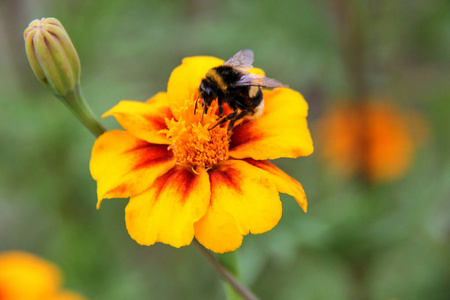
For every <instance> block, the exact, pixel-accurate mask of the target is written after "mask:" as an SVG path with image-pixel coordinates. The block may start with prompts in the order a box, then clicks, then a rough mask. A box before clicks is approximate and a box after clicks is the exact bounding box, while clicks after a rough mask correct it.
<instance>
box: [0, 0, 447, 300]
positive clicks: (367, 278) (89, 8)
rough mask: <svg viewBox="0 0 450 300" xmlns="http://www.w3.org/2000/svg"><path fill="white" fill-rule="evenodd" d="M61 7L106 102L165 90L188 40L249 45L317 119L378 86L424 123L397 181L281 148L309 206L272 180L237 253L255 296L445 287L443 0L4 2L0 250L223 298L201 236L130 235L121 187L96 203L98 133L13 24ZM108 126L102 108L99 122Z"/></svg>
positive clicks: (85, 274)
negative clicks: (275, 195)
mask: <svg viewBox="0 0 450 300" xmlns="http://www.w3.org/2000/svg"><path fill="white" fill-rule="evenodd" d="M41 17H56V18H58V19H59V20H60V21H61V22H62V23H63V25H64V26H65V28H66V30H67V31H68V33H69V35H70V36H71V38H72V41H73V43H74V45H75V47H76V48H77V50H78V53H79V56H80V60H81V64H82V76H81V83H82V89H83V92H84V95H85V97H86V99H87V100H88V102H89V103H90V105H91V107H92V109H93V110H94V111H95V112H96V113H97V115H101V114H102V113H103V112H105V111H107V110H108V109H109V108H111V107H112V106H114V105H115V104H116V103H118V102H119V101H120V100H122V99H129V100H140V101H144V100H146V99H148V98H150V97H151V96H152V95H154V94H155V93H157V92H158V91H164V90H166V85H167V81H168V78H169V75H170V73H171V71H172V70H173V69H174V68H175V67H176V66H177V65H179V64H180V62H181V59H182V58H183V57H186V56H193V55H212V56H216V57H220V58H223V59H227V58H229V57H230V56H231V55H233V54H234V53H235V52H237V51H238V50H240V49H245V48H249V49H252V50H253V51H254V52H255V66H257V67H260V68H262V69H264V70H265V71H266V74H267V75H268V76H269V77H273V78H277V79H278V80H280V81H281V82H283V83H286V84H288V85H289V86H290V87H291V88H294V89H296V90H298V91H300V92H301V93H302V94H303V95H304V96H305V99H306V100H307V101H308V103H309V105H310V117H309V119H308V120H309V124H310V127H311V129H312V134H313V140H314V139H315V131H314V124H315V121H316V120H317V118H318V117H320V116H321V115H322V113H323V112H324V111H325V110H326V109H327V108H328V107H330V106H331V105H333V104H335V103H336V102H337V101H339V100H338V99H341V98H342V97H346V96H358V95H361V94H362V93H363V94H368V95H376V96H381V97H384V98H390V99H393V101H395V103H397V104H398V105H400V107H403V108H405V109H408V110H410V109H414V110H416V111H418V112H420V113H421V114H422V115H423V117H424V118H425V119H426V120H427V122H428V126H429V131H430V136H429V138H428V142H427V144H426V145H425V146H424V147H422V148H421V149H419V151H418V152H417V153H416V155H415V159H414V162H413V164H412V166H411V167H410V169H409V172H408V173H407V174H405V176H403V177H402V178H401V179H399V180H397V181H395V182H390V183H385V184H377V185H370V186H368V185H366V184H364V183H363V182H362V181H361V180H358V179H354V180H352V179H350V180H349V179H344V178H342V177H341V176H339V175H338V174H336V173H334V172H333V171H331V170H330V169H329V168H328V167H327V164H326V163H324V162H322V161H321V158H320V156H319V155H318V153H320V145H317V144H316V153H315V154H313V155H311V156H310V157H306V158H299V159H296V160H289V159H281V160H277V162H276V163H277V164H278V165H279V166H280V167H281V168H283V169H284V170H285V171H286V172H287V173H288V174H290V175H292V176H293V177H294V178H296V179H298V180H299V181H300V182H302V184H303V186H304V188H305V191H306V193H307V197H308V201H309V211H308V213H307V214H304V213H303V212H302V211H301V209H300V208H299V207H298V205H297V204H296V203H295V201H294V200H293V199H292V198H291V197H289V196H286V195H282V201H283V217H282V219H281V221H280V223H279V225H278V226H277V227H275V229H273V230H272V231H270V232H268V233H266V234H262V235H257V236H247V237H246V238H244V243H243V245H242V247H241V248H240V249H238V251H237V253H238V255H239V260H240V266H241V272H242V278H243V281H244V282H245V283H246V284H247V285H248V286H250V288H251V289H252V290H253V291H254V292H255V293H256V294H257V295H259V296H260V297H261V298H262V299H317V300H320V299H324V300H325V299H326V300H329V299H333V300H339V299H355V300H356V299H386V300H387V299H417V300H419V299H450V218H449V213H450V202H449V201H448V200H449V199H450V155H449V152H450V134H449V129H450V84H449V83H450V68H449V67H450V2H449V1H446V0H434V1H419V0H403V1H401V0H394V1H392V0H380V1H356V0H355V1H338V0H336V1H331V0H322V1H312V0H311V1H299V0H298V1H296V0H292V1H278V2H276V1H273V0H270V1H269V0H254V1H238V0H232V1H217V2H212V1H207V0H190V1H144V0H140V1H123V0H121V1H118V0H97V1H88V0H79V1H62V0H47V1H43V0H39V1H33V0H1V1H0V25H1V26H0V251H4V250H10V249H21V250H26V251H29V252H32V253H35V254H37V255H39V256H41V257H44V258H46V259H48V260H50V261H52V262H54V263H56V264H58V265H59V266H60V267H61V268H62V269H63V272H64V274H65V287H67V288H69V289H73V290H76V291H79V292H81V293H83V294H84V295H85V296H86V297H87V298H89V299H95V300H97V299H99V300H106V299H108V300H114V299H225V294H224V291H223V288H222V285H221V281H220V278H219V276H218V275H217V274H216V273H215V272H214V270H213V269H212V268H211V266H210V265H209V264H208V263H206V261H205V260H204V258H203V257H202V256H201V255H200V254H199V253H198V251H197V250H196V249H195V247H191V246H189V247H184V248H181V249H175V248H172V247H170V246H166V245H160V244H159V245H155V246H151V247H143V246H139V245H138V244H137V243H135V242H134V241H133V240H132V239H131V238H130V237H129V235H128V233H127V231H126V228H125V222H124V208H125V206H126V203H127V200H125V199H117V200H110V201H105V202H104V204H103V205H102V208H101V210H98V211H97V210H96V208H95V205H96V200H97V199H96V184H95V181H94V180H93V179H92V178H91V176H90V173H89V159H90V151H91V147H92V145H93V142H94V138H93V136H92V135H91V134H90V133H89V132H88V131H87V130H86V129H85V128H83V127H82V126H81V125H80V124H79V123H78V121H77V120H76V118H75V117H73V115H72V114H71V113H70V112H69V111H68V110H67V109H66V108H65V107H64V105H63V104H61V103H60V102H59V101H58V100H57V99H56V98H54V97H53V96H51V95H50V94H49V93H48V92H47V90H46V89H45V88H43V87H42V86H41V85H40V83H39V82H38V81H37V79H36V78H35V77H34V75H33V73H32V71H31V69H30V67H29V65H28V62H27V59H26V56H25V51H24V45H23V36H22V35H23V30H24V29H25V28H26V27H27V25H28V23H29V22H30V21H31V20H32V19H35V18H41ZM104 124H105V126H107V127H108V128H117V127H118V125H117V123H116V122H115V121H114V120H113V118H107V119H105V120H104Z"/></svg>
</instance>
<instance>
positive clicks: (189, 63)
mask: <svg viewBox="0 0 450 300" xmlns="http://www.w3.org/2000/svg"><path fill="white" fill-rule="evenodd" d="M222 63H223V61H222V60H220V59H217V58H214V57H191V58H186V59H184V60H183V62H182V64H181V65H180V66H179V67H177V68H176V69H175V70H174V71H173V72H172V75H171V76H170V79H169V83H168V88H167V93H165V92H161V93H158V94H157V95H155V96H154V97H153V98H151V99H149V100H148V101H147V102H146V103H141V102H134V101H121V102H120V103H119V104H118V105H116V106H115V107H113V108H112V109H111V110H110V111H108V112H107V113H105V114H104V116H114V117H115V118H116V119H117V121H118V122H119V123H120V124H121V125H122V127H123V128H124V129H125V131H123V130H114V131H109V132H106V133H105V134H103V135H102V136H100V137H99V138H98V139H97V141H96V142H95V144H94V147H93V150H92V157H91V163H90V170H91V174H92V177H93V178H94V179H95V180H97V194H98V204H97V207H99V206H100V203H101V201H102V199H106V198H127V197H131V198H130V201H129V203H128V205H127V207H126V210H125V219H126V225H127V229H128V232H129V234H130V236H131V237H132V238H133V239H134V240H136V241H137V242H138V243H139V244H142V245H152V244H154V243H156V242H162V243H165V244H169V245H172V246H174V247H181V246H185V245H189V244H190V243H191V241H192V240H193V238H194V237H195V238H196V239H197V240H198V241H199V242H200V243H201V244H203V246H205V247H206V248H208V249H211V250H212V251H214V252H217V253H223V252H228V251H233V250H235V249H237V248H238V247H239V246H240V245H241V243H242V239H243V236H244V235H246V234H248V233H249V232H251V233H253V234H258V233H263V232H266V231H269V230H271V229H272V228H273V227H274V226H275V225H276V224H277V223H278V221H279V219H280V217H281V202H280V199H279V194H278V192H282V193H287V194H289V195H292V196H293V197H294V198H295V199H296V200H297V202H298V203H299V204H300V206H301V207H302V208H303V209H304V210H305V211H306V208H307V202H306V198H305V194H304V191H303V188H302V186H301V185H300V183H298V182H297V181H295V180H294V179H293V178H291V177H290V176H288V175H287V174H285V173H284V172H283V171H281V170H280V169H278V168H277V167H276V166H274V165H273V164H271V163H270V162H268V161H266V160H267V159H276V158H279V157H291V158H295V157H298V156H305V155H309V154H311V153H312V152H313V145H312V140H311V136H310V132H309V130H308V128H307V122H306V117H307V111H308V106H307V103H306V102H305V100H304V99H303V97H302V96H301V95H300V94H299V93H298V92H296V91H293V90H291V89H288V88H279V89H275V90H265V91H263V94H264V99H265V108H264V113H263V115H262V116H261V117H259V118H258V119H255V120H252V121H248V120H246V121H243V122H242V123H241V124H238V125H236V126H235V127H234V128H233V130H232V132H231V135H229V134H228V132H227V129H226V126H222V127H221V126H217V127H215V128H214V129H212V130H209V129H210V128H212V127H213V126H214V125H215V124H216V122H217V119H218V116H217V109H218V107H217V104H216V103H213V105H212V106H211V107H210V108H209V110H208V112H207V113H206V114H205V115H204V116H203V118H202V112H201V109H198V110H197V114H194V105H195V102H196V99H197V97H198V88H199V85H200V82H201V80H202V78H204V77H205V74H206V72H207V71H208V70H209V69H211V68H212V67H216V66H218V65H221V64H222ZM254 71H255V72H261V70H254Z"/></svg>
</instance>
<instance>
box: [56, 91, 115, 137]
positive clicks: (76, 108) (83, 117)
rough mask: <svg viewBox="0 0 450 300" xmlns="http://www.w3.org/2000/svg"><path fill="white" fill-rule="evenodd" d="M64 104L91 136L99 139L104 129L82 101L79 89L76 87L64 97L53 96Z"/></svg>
mask: <svg viewBox="0 0 450 300" xmlns="http://www.w3.org/2000/svg"><path fill="white" fill-rule="evenodd" d="M55 96H56V97H58V98H59V99H60V100H61V101H62V102H63V103H64V104H66V105H67V106H68V107H69V109H70V110H71V111H72V112H73V114H74V115H75V116H76V117H77V118H78V120H80V122H81V123H83V125H84V126H86V128H87V129H89V131H90V132H92V134H93V135H95V136H96V137H99V136H100V135H102V134H103V133H104V132H105V131H106V129H105V128H104V127H103V125H102V124H100V122H99V121H98V120H97V118H96V117H94V114H93V113H92V111H91V109H90V108H89V105H88V104H87V103H86V101H84V98H83V95H82V93H81V89H80V87H79V86H78V85H77V86H76V87H75V88H74V90H73V91H70V92H69V93H67V94H66V95H58V94H55Z"/></svg>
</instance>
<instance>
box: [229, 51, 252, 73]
mask: <svg viewBox="0 0 450 300" xmlns="http://www.w3.org/2000/svg"><path fill="white" fill-rule="evenodd" d="M252 64H253V51H252V50H249V49H247V50H241V51H239V52H238V53H236V54H235V55H233V57H231V58H230V59H229V60H227V61H226V62H224V63H223V65H224V66H230V67H233V68H237V69H240V70H243V71H247V70H250V69H252V68H253V65H252Z"/></svg>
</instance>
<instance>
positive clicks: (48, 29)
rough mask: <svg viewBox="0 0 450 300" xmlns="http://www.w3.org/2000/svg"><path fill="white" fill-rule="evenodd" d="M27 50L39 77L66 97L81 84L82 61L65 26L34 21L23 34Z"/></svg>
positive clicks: (50, 22) (48, 86) (45, 21)
mask: <svg viewBox="0 0 450 300" xmlns="http://www.w3.org/2000/svg"><path fill="white" fill-rule="evenodd" d="M24 39H25V49H26V53H27V56H28V61H29V62H30V65H31V68H32V69H33V72H34V74H35V75H36V77H37V78H38V79H39V80H40V81H41V83H42V84H43V85H44V86H46V87H47V88H49V89H50V90H51V91H52V92H53V93H55V94H56V95H59V96H64V95H66V94H67V93H68V92H71V91H73V90H74V88H75V87H76V86H77V85H78V84H79V81H80V60H79V58H78V54H77V52H76V50H75V47H74V46H73V44H72V42H71V41H70V38H69V35H68V34H67V32H66V30H65V29H64V27H63V26H62V24H61V23H60V22H59V21H58V20H57V19H55V18H42V19H40V20H38V19H36V20H33V21H31V23H30V24H29V25H28V27H27V28H26V29H25V32H24Z"/></svg>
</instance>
